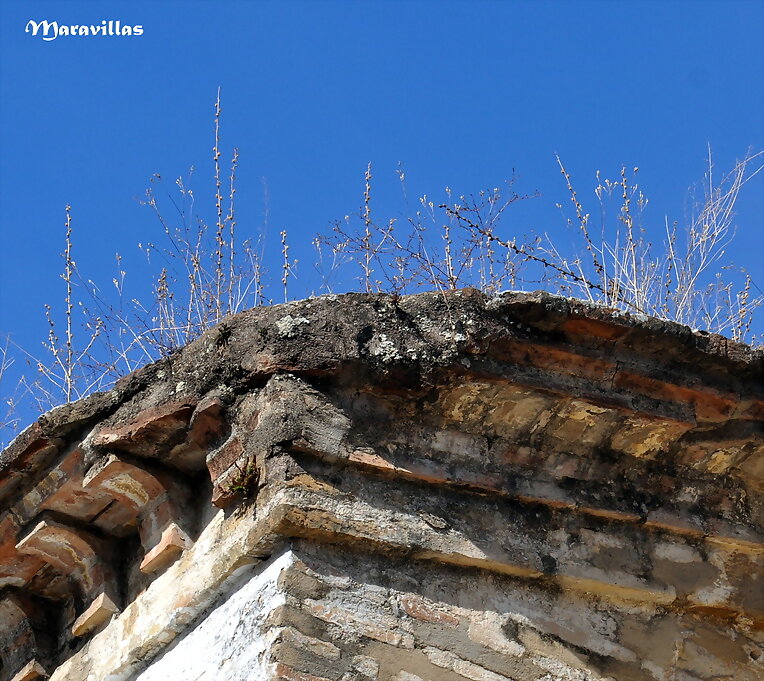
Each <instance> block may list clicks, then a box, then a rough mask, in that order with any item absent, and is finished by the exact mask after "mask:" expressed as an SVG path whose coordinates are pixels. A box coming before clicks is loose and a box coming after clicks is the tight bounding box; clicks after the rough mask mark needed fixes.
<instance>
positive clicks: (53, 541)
mask: <svg viewBox="0 0 764 681" xmlns="http://www.w3.org/2000/svg"><path fill="white" fill-rule="evenodd" d="M16 549H17V550H18V551H19V552H21V553H28V554H32V555H35V556H38V557H39V558H41V559H42V560H44V561H45V562H46V563H49V564H50V565H51V566H52V567H53V568H55V569H56V570H57V571H58V572H59V573H61V574H62V575H67V576H68V575H71V576H72V577H73V578H74V579H75V580H76V582H77V583H78V584H79V587H80V592H81V593H80V594H79V596H80V597H81V598H82V599H83V601H84V602H85V603H86V604H87V605H86V612H87V611H88V609H89V608H90V604H91V603H93V602H94V601H95V600H97V599H98V598H99V597H101V596H102V595H103V594H116V593H117V592H118V591H117V584H116V579H115V574H114V570H113V568H112V565H111V556H110V554H111V550H110V549H109V547H107V546H106V544H105V542H104V541H103V540H101V539H100V538H98V537H96V536H95V535H93V534H92V533H90V532H88V531H87V530H83V529H81V528H79V527H75V526H71V525H67V524H65V523H63V522H61V521H60V520H54V519H53V518H52V517H51V516H49V515H46V514H43V515H42V516H41V517H40V519H39V520H37V521H36V522H34V523H32V526H31V527H30V529H29V530H28V531H27V532H26V533H25V534H24V535H23V536H22V537H21V538H20V539H19V541H18V543H17V544H16Z"/></svg>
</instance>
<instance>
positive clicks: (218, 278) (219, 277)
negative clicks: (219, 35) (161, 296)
mask: <svg viewBox="0 0 764 681" xmlns="http://www.w3.org/2000/svg"><path fill="white" fill-rule="evenodd" d="M220 112H221V108H220V88H218V96H217V99H216V100H215V146H214V147H213V149H212V151H213V161H214V163H215V209H216V212H217V223H216V225H217V231H216V232H215V245H216V247H217V250H216V251H215V300H214V310H215V321H216V322H217V321H219V320H220V319H221V311H222V310H221V298H222V291H223V276H224V275H223V252H224V250H225V245H226V244H225V239H224V229H225V226H224V224H223V195H222V193H221V182H220Z"/></svg>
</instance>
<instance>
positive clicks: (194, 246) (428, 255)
mask: <svg viewBox="0 0 764 681" xmlns="http://www.w3.org/2000/svg"><path fill="white" fill-rule="evenodd" d="M220 123H221V104H220V96H219V93H218V98H217V100H216V103H215V114H214V145H213V157H212V161H213V169H214V170H213V190H214V205H213V206H212V207H211V210H210V211H209V215H210V218H209V219H207V217H205V211H203V210H202V209H200V207H198V206H197V204H196V197H195V194H194V190H193V188H192V187H191V186H190V184H189V182H188V180H187V179H183V178H179V179H178V180H176V181H175V186H174V188H173V189H172V190H171V191H170V192H168V193H164V192H163V191H162V189H161V188H162V186H163V185H162V178H161V177H160V176H159V175H155V176H154V177H153V178H152V179H151V183H150V187H149V189H148V190H147V191H146V194H145V197H144V199H143V204H144V205H145V206H146V208H147V209H148V210H149V211H151V213H152V214H153V215H154V218H155V219H156V221H157V224H158V225H159V228H160V232H159V234H160V236H159V239H158V240H157V241H156V242H152V243H147V244H140V247H141V249H142V250H143V251H144V253H145V255H146V257H147V258H148V259H149V261H150V262H151V263H152V264H156V266H157V268H156V273H155V278H154V281H153V286H152V289H151V295H150V296H148V297H147V298H146V299H137V298H130V299H128V298H127V297H126V295H125V280H126V277H127V272H126V270H125V269H124V267H123V262H122V258H121V257H120V256H119V255H117V262H116V264H117V273H116V275H115V277H114V279H113V281H112V282H111V284H112V285H111V286H110V287H106V288H101V287H100V286H99V285H97V284H96V283H94V282H92V281H90V280H89V279H87V277H86V275H85V274H84V273H82V272H80V271H79V270H78V268H77V266H76V263H75V258H74V249H75V246H76V223H75V221H74V220H75V217H76V216H75V215H74V213H73V211H72V209H71V208H70V207H69V206H67V207H66V209H65V223H64V226H65V236H64V245H65V249H64V252H63V256H62V257H63V268H62V270H63V271H62V275H61V276H62V280H63V282H64V294H63V296H62V299H61V300H60V301H59V302H58V303H57V304H54V303H53V302H51V304H50V305H46V308H45V315H46V318H47V321H48V329H49V331H48V338H47V339H46V341H45V342H44V343H43V347H42V352H41V353H39V352H33V351H29V350H22V349H21V348H18V347H16V346H15V345H14V344H13V343H12V342H10V340H9V339H5V340H4V341H3V342H2V344H0V396H1V397H2V408H0V432H2V433H4V434H5V437H3V436H2V435H0V440H3V439H9V437H10V436H12V434H13V433H14V432H16V431H17V430H18V427H19V426H20V425H22V420H23V415H26V414H31V411H30V405H34V408H35V409H36V410H38V411H45V410H46V409H48V408H50V407H52V406H55V405H57V404H62V403H66V402H70V401H72V400H75V399H78V398H81V397H83V396H85V395H87V394H89V393H91V392H93V391H96V390H103V389H106V388H108V387H109V386H110V385H111V384H113V382H114V381H115V380H116V379H117V378H118V377H119V376H121V375H125V374H126V373H129V372H130V371H132V370H134V369H136V368H137V367H139V366H142V365H144V364H146V363H148V362H151V361H154V360H156V359H158V358H160V357H165V356H168V355H169V354H171V353H172V352H174V351H175V350H177V349H178V348H180V347H182V346H184V345H185V344H187V343H189V342H190V341H192V340H194V339H195V338H197V337H198V336H199V335H200V334H201V333H203V332H204V331H205V330H206V329H208V328H210V327H212V326H215V325H217V324H218V323H220V322H221V321H222V320H224V319H225V318H226V317H228V316H229V315H231V314H235V313H236V312H239V311H241V310H244V309H247V308H250V307H254V306H260V305H270V304H273V303H278V302H284V301H288V300H290V299H295V298H303V297H307V296H310V295H320V294H322V293H339V292H345V291H348V290H356V291H364V292H387V293H393V294H407V293H414V292H417V291H423V290H438V291H448V290H454V289H458V288H463V287H475V288H479V289H481V290H483V291H485V292H486V293H488V294H491V293H496V292H499V291H502V290H507V289H522V290H533V289H539V288H541V289H545V290H547V291H550V292H552V293H558V294H561V295H565V296H570V297H576V298H581V299H583V300H586V301H588V302H591V303H595V304H601V305H604V306H607V307H609V308H613V309H616V310H620V311H622V312H627V313H631V314H639V315H649V316H655V317H660V318H663V319H667V320H671V321H676V322H679V323H682V324H686V325H688V326H690V327H692V328H695V329H703V330H706V331H711V332H716V333H720V334H723V335H726V336H728V337H730V338H732V339H733V340H736V341H741V342H748V343H753V344H755V343H756V342H757V341H758V340H759V339H757V338H756V337H755V336H754V334H753V328H752V322H753V319H754V313H755V312H756V311H757V309H758V308H760V307H761V306H762V304H763V303H764V295H762V292H761V290H760V289H758V288H757V287H756V286H755V283H754V282H753V281H752V279H751V277H750V275H748V274H747V273H745V272H740V271H739V270H736V269H735V268H734V267H733V265H732V263H731V261H730V259H729V253H730V250H731V243H732V240H733V238H734V236H735V224H734V217H735V205H736V202H737V200H738V197H739V195H740V192H741V190H742V188H743V187H744V186H745V185H746V183H747V182H748V181H750V180H751V179H752V178H753V177H754V176H756V175H757V174H758V173H759V172H761V170H762V169H763V168H764V163H763V159H764V150H762V151H758V152H752V151H749V152H748V153H747V154H746V155H745V156H744V157H743V158H742V159H741V160H739V161H738V162H737V163H736V164H735V166H734V167H733V168H732V170H730V171H729V172H727V173H726V174H722V175H718V174H717V172H716V169H715V167H714V162H713V158H712V156H711V151H710V149H709V153H708V159H707V170H706V174H705V177H704V179H703V182H702V185H701V191H700V193H699V195H698V196H696V197H695V199H694V200H693V201H692V205H691V210H690V211H689V213H688V217H687V218H686V220H685V221H684V223H683V224H678V223H669V221H668V219H667V218H666V219H665V220H664V223H663V224H662V225H660V226H659V227H658V228H656V227H655V226H654V225H651V224H647V219H646V214H645V209H646V207H647V204H648V199H647V197H646V196H645V195H644V193H643V192H642V190H641V189H640V186H639V184H638V182H637V175H638V169H637V168H634V169H627V168H622V169H621V172H620V175H619V176H618V177H615V178H613V179H609V178H605V177H602V176H600V174H599V173H598V174H597V176H596V186H595V188H594V192H593V199H592V205H589V203H588V201H587V200H584V199H583V198H581V194H580V193H579V188H578V187H577V185H576V184H575V183H574V180H573V178H572V177H571V175H570V173H569V172H568V171H567V169H566V167H565V165H564V163H563V160H562V159H560V158H557V163H558V164H559V168H560V172H561V174H562V178H563V183H564V187H565V192H566V193H567V197H566V198H565V200H564V201H562V202H561V203H560V204H559V208H560V209H561V210H562V211H563V214H564V215H567V216H568V217H566V218H565V219H566V220H567V223H568V225H569V227H570V228H571V230H572V233H573V234H575V235H576V239H575V243H576V244H577V245H576V246H575V247H574V248H573V249H572V250H571V249H569V248H566V247H564V246H563V244H561V243H559V242H558V241H556V240H555V239H553V238H551V237H549V236H548V235H547V234H532V235H530V236H528V237H525V238H520V237H519V236H518V235H516V234H509V233H508V230H507V229H505V228H504V227H503V224H502V219H503V217H504V216H505V214H506V213H507V211H510V210H511V209H512V206H513V204H515V203H517V202H520V201H526V200H529V199H532V198H533V197H534V196H535V195H528V194H522V193H518V192H517V191H516V190H515V184H516V183H515V180H514V179H510V180H509V181H507V182H505V183H504V184H503V185H502V186H500V187H493V188H490V189H486V190H482V191H479V192H477V193H475V194H456V193H454V192H453V191H452V190H451V189H449V188H446V190H445V191H444V194H443V196H442V197H441V198H440V200H434V199H433V198H431V197H430V196H422V197H421V198H420V199H419V200H418V202H417V203H416V207H415V209H414V210H411V211H409V213H408V214H407V215H405V216H404V217H403V218H401V217H400V216H399V217H381V216H379V215H378V214H377V212H376V210H374V209H373V187H374V185H373V173H372V167H371V165H369V166H368V168H367V170H366V172H365V175H364V191H363V200H362V204H361V207H360V210H359V211H358V212H357V213H355V214H352V215H348V216H345V217H344V218H343V219H342V220H338V221H336V222H334V223H333V224H330V225H329V226H328V228H327V229H325V230H323V231H322V232H321V233H319V234H317V235H316V236H315V238H314V239H313V244H312V245H313V247H314V252H315V258H314V262H313V263H311V264H309V265H307V267H308V268H310V270H311V271H312V272H313V273H314V274H315V276H316V277H318V279H317V281H318V282H319V283H318V285H317V286H316V287H311V288H306V287H305V286H304V285H303V286H300V285H299V280H298V279H297V274H298V273H299V272H300V270H301V269H303V268H304V267H305V266H304V265H303V263H299V262H298V261H297V260H296V259H294V258H293V257H291V256H290V242H289V234H288V232H287V231H286V230H282V231H281V232H280V233H279V238H278V242H277V243H275V244H273V249H274V250H278V252H279V256H278V258H277V259H275V258H273V257H268V258H266V241H267V230H266V225H267V220H266V221H265V224H264V225H263V226H261V228H260V229H259V231H258V232H257V233H255V234H252V231H251V230H248V233H249V236H248V238H242V236H241V233H242V231H243V230H242V229H241V227H240V225H239V224H238V221H237V211H236V200H237V188H236V173H237V167H238V163H239V153H238V150H237V149H233V151H232V153H231V156H230V160H229V161H228V162H224V160H223V156H222V151H221V148H220ZM397 172H398V178H399V180H400V185H401V189H402V191H403V194H404V196H405V195H406V178H405V174H404V172H403V171H402V170H400V169H399V170H398V171H397ZM594 216H596V217H594ZM269 252H270V251H269ZM14 362H26V363H27V365H28V368H29V370H28V371H27V372H26V373H25V375H24V376H23V377H22V378H21V380H20V382H14V383H12V384H10V385H9V381H8V380H5V381H4V380H3V378H4V375H6V378H7V372H8V369H9V367H10V366H11V364H12V363H14Z"/></svg>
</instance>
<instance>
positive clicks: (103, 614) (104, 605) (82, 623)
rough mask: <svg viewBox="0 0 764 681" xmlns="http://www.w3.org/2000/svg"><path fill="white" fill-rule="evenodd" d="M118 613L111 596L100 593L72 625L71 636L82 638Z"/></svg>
mask: <svg viewBox="0 0 764 681" xmlns="http://www.w3.org/2000/svg"><path fill="white" fill-rule="evenodd" d="M118 612H119V608H118V607H117V605H116V604H115V603H114V600H113V599H112V597H111V596H109V595H108V594H106V593H101V594H99V595H98V596H96V598H95V599H94V600H93V601H92V602H91V603H90V605H89V606H88V607H87V609H86V610H85V612H83V613H82V614H81V615H80V616H79V617H78V618H77V619H76V620H75V621H74V624H73V625H72V634H73V635H74V636H84V635H85V634H87V633H89V632H91V631H92V630H93V629H97V628H98V627H99V626H101V625H102V624H103V623H104V622H106V620H108V619H109V618H110V617H112V615H115V614H116V613H118Z"/></svg>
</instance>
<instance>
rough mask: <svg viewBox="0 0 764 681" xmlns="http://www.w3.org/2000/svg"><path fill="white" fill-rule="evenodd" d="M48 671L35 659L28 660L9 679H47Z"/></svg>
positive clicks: (22, 680) (28, 680)
mask: <svg viewBox="0 0 764 681" xmlns="http://www.w3.org/2000/svg"><path fill="white" fill-rule="evenodd" d="M47 678H48V672H46V671H45V669H44V667H43V666H42V665H41V664H40V663H39V662H37V660H30V661H29V662H27V664H25V665H24V666H23V667H22V668H21V669H20V670H19V671H18V672H17V673H16V674H15V675H14V676H13V678H12V679H11V681H38V679H47Z"/></svg>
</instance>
